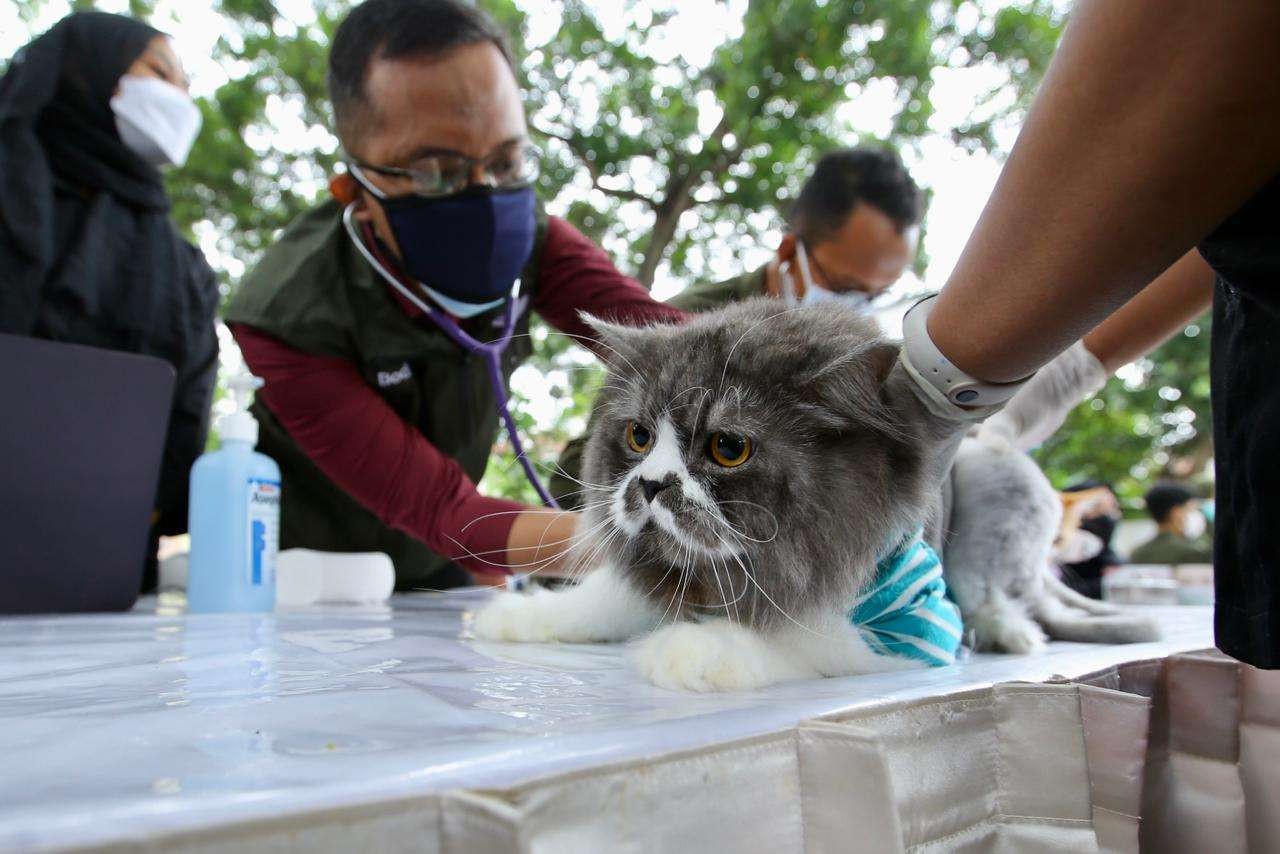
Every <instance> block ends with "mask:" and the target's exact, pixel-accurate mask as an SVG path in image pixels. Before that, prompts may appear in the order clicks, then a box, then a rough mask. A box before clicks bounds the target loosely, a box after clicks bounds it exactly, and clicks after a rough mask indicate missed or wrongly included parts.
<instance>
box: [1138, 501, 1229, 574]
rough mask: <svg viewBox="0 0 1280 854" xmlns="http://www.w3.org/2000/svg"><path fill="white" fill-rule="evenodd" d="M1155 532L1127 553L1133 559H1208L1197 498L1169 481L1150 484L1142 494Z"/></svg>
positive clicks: (1209, 551)
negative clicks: (1149, 489) (1154, 525)
mask: <svg viewBox="0 0 1280 854" xmlns="http://www.w3.org/2000/svg"><path fill="white" fill-rule="evenodd" d="M1146 501H1147V512H1148V513H1150V514H1151V518H1152V519H1154V520H1155V523H1156V531H1157V532H1156V535H1155V536H1154V537H1152V538H1151V539H1150V540H1148V541H1147V542H1145V543H1143V544H1142V545H1140V546H1138V547H1137V548H1135V549H1134V550H1133V552H1132V553H1131V554H1130V555H1129V560H1130V561H1132V562H1133V563H1168V564H1179V563H1212V562H1213V547H1212V545H1211V544H1210V542H1209V540H1208V539H1207V538H1206V537H1205V533H1206V532H1207V530H1208V523H1207V521H1206V520H1205V517H1204V514H1203V513H1202V512H1200V501H1199V500H1198V499H1197V498H1196V497H1195V496H1194V495H1192V494H1191V492H1190V491H1189V490H1187V489H1186V488H1184V487H1181V486H1178V485H1177V484H1173V483H1162V484H1157V485H1156V486H1154V487H1153V488H1152V489H1151V491H1150V492H1148V493H1147V496H1146Z"/></svg>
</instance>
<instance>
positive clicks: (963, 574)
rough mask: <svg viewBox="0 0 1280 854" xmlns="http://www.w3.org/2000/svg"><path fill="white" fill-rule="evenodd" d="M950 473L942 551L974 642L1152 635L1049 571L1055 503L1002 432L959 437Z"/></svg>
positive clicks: (998, 645) (1147, 623)
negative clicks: (946, 529) (948, 512)
mask: <svg viewBox="0 0 1280 854" xmlns="http://www.w3.org/2000/svg"><path fill="white" fill-rule="evenodd" d="M951 480H952V490H953V492H952V501H953V505H952V507H953V509H952V515H951V519H950V523H949V526H948V527H949V533H948V536H947V538H946V543H945V547H944V549H943V559H942V560H943V566H944V568H945V569H944V573H945V575H946V579H947V586H948V588H949V589H950V591H951V595H952V596H953V597H954V598H955V600H956V603H957V604H958V605H959V606H960V612H961V614H962V615H963V617H964V624H965V629H966V633H967V634H968V636H969V638H970V640H971V642H972V643H973V645H974V647H975V648H976V649H988V650H995V651H998V652H1013V653H1025V652H1032V651H1035V650H1037V649H1039V648H1040V647H1042V646H1043V645H1044V641H1045V636H1046V634H1047V635H1048V637H1051V638H1054V639H1057V640H1071V641H1083V642H1086V643H1137V642H1140V641H1151V640H1158V639H1159V637H1160V632H1159V628H1158V627H1157V626H1156V625H1155V623H1154V622H1152V621H1151V620H1149V619H1147V618H1144V617H1141V616H1137V615H1134V614H1131V613H1129V612H1126V611H1124V610H1123V609H1120V608H1117V607H1115V606H1112V605H1106V604H1104V603H1102V602H1099V601H1097V600H1095V599H1089V598H1088V597H1085V596H1081V595H1080V594H1078V593H1076V592H1075V591H1074V590H1072V589H1070V588H1069V587H1067V586H1066V585H1065V584H1063V583H1062V582H1061V581H1059V580H1058V579H1057V578H1056V577H1055V576H1054V575H1053V573H1052V572H1051V571H1050V569H1049V564H1050V560H1051V556H1052V552H1053V547H1054V541H1055V539H1057V538H1058V537H1059V536H1060V529H1061V521H1062V518H1063V503H1062V499H1061V497H1060V496H1059V495H1058V493H1057V492H1056V491H1054V489H1053V487H1052V486H1051V485H1050V483H1049V480H1048V478H1046V477H1045V476H1044V474H1043V473H1042V472H1041V471H1040V469H1039V468H1038V467H1037V466H1036V464H1035V463H1034V462H1033V461H1032V460H1031V458H1030V457H1028V456H1027V455H1026V454H1024V453H1021V452H1020V451H1018V450H1016V449H1014V448H1013V447H1012V446H1011V445H1009V444H1008V443H1007V442H1005V441H1004V440H1002V439H998V438H995V437H984V438H982V439H976V438H968V439H965V440H964V441H963V442H961V444H960V449H959V451H958V452H957V453H956V459H955V463H954V465H953V467H952V470H951Z"/></svg>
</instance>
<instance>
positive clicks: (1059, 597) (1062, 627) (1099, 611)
mask: <svg viewBox="0 0 1280 854" xmlns="http://www.w3.org/2000/svg"><path fill="white" fill-rule="evenodd" d="M1032 612H1033V614H1034V616H1035V619H1036V622H1037V623H1039V624H1040V625H1041V626H1043V627H1044V629H1045V631H1046V632H1047V633H1048V635H1049V637H1051V638H1054V639H1055V640H1065V641H1077V642H1079V643H1146V642H1148V641H1157V640H1160V627H1159V626H1158V625H1157V624H1156V622H1155V621H1154V620H1152V619H1151V618H1150V617H1144V616H1142V615H1140V614H1135V613H1133V612H1132V611H1128V610H1125V609H1123V608H1119V607H1117V606H1115V605H1108V604H1106V603H1104V602H1099V601H1098V600H1096V599H1090V598H1089V597H1087V596H1081V595H1080V594H1079V593H1077V592H1076V591H1074V590H1072V589H1071V588H1070V587H1068V586H1067V585H1065V584H1063V583H1062V582H1061V581H1059V580H1058V579H1057V578H1054V577H1053V576H1051V575H1046V576H1045V579H1044V589H1043V590H1042V591H1041V594H1040V596H1039V597H1038V598H1037V600H1036V601H1035V602H1034V603H1033V605H1032Z"/></svg>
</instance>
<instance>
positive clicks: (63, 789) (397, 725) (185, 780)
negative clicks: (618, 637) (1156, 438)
mask: <svg viewBox="0 0 1280 854" xmlns="http://www.w3.org/2000/svg"><path fill="white" fill-rule="evenodd" d="M486 595H487V594H485V593H482V592H478V591H463V592H456V593H453V594H415V595H411V596H397V597H395V599H394V600H393V606H392V607H390V608H375V609H355V608H328V609H316V610H313V611H309V612H304V613H293V614H282V615H275V616H269V615H261V616H251V615H225V616H224V615H219V616H198V617H183V616H180V615H176V614H170V615H164V614H163V613H156V611H157V609H156V607H155V604H154V602H151V603H149V607H148V605H147V603H144V605H143V606H142V607H140V608H139V609H138V610H137V611H135V612H134V613H131V614H124V615H115V616H67V617H54V618H39V619H6V620H0V751H2V753H0V755H3V756H4V761H5V766H4V770H3V771H0V849H5V850H8V849H29V848H33V847H63V846H71V845H94V844H105V843H110V842H113V841H121V840H126V839H134V840H137V839H139V838H145V837H146V836H147V835H148V834H159V833H164V832H171V831H177V830H187V829H194V828H227V827H234V826H235V825H236V824H237V823H240V822H244V821H247V820H251V819H255V818H261V817H265V816H281V815H288V814H291V813H295V812H303V811H309V810H317V809H329V808H335V807H340V806H355V805H364V804H377V803H380V802H384V801H388V800H390V799H395V798H401V797H406V796H413V795H419V794H423V793H429V792H439V791H443V790H448V789H459V788H467V789H471V788H479V787H494V786H504V785H510V784H512V783H515V782H519V781H523V780H527V779H531V778H535V777H541V776H544V775H548V774H553V773H558V772H563V771H566V770H575V769H585V768H591V767H595V766H598V765H600V764H603V763H607V762H614V761H617V760H625V759H636V758H641V757H650V756H660V755H663V754H666V753H670V752H672V751H678V750H682V749H686V748H692V747H699V746H703V745H707V744H712V743H719V742H724V741H729V740H733V739H737V738H742V737H746V736H752V735H758V734H763V733H768V732H774V731H777V730H779V729H784V728H788V727H792V726H794V725H795V724H796V723H797V722H798V721H801V720H804V719H809V718H814V717H817V716H820V715H825V714H830V713H834V712H839V711H842V710H850V709H856V708H861V707H867V706H870V705H874V704H877V703H884V702H890V701H900V700H907V699H914V698H919V697H927V696H932V695H941V694H949V693H953V692H956V691H960V690H967V689H972V688H980V687H985V686H988V685H991V684H993V683H996V682H1003V681H1009V680H1029V681H1043V680H1045V679H1048V678H1050V677H1053V676H1064V677H1068V678H1070V677H1075V676H1079V675H1082V674H1085V673H1088V672H1091V671H1095V670H1099V669H1102V668H1105V667H1109V666H1111V665H1114V664H1118V663H1122V662H1126V661H1134V660H1139V659H1144V658H1152V657H1162V656H1164V655H1168V654H1170V653H1173V652H1178V651H1184V650H1189V649H1197V648H1203V647H1207V646H1211V645H1212V633H1211V617H1210V611H1209V609H1203V608H1167V609H1155V611H1154V612H1155V613H1157V614H1158V618H1159V619H1160V620H1161V622H1162V624H1163V626H1164V627H1165V632H1166V639H1165V640H1164V641H1162V642H1160V643H1153V644H1138V645H1133V646H1125V647H1099V646H1089V645H1084V644H1066V643H1055V644H1053V645H1051V646H1050V648H1049V650H1048V651H1047V652H1045V653H1044V654H1042V655H1038V656H1032V657H1014V656H991V655H982V656H977V657H975V658H974V659H972V660H971V661H969V662H966V663H963V664H960V665H957V666H954V667H951V668H942V669H935V670H928V671H913V672H909V673H893V674H877V675H871V676H864V677H852V678H844V679H827V680H820V681H814V682H805V683H793V684H790V685H782V686H777V687H774V688H772V689H768V690H764V691H759V692H752V693H740V694H729V695H688V694H679V693H673V692H669V691H664V690H661V689H658V688H654V687H651V686H649V685H647V684H645V683H643V682H641V681H639V680H638V679H637V677H636V675H635V674H634V672H633V671H632V670H631V669H630V668H629V667H628V665H627V663H626V661H625V659H624V658H623V657H622V654H621V650H620V649H618V648H616V647H607V646H571V645H564V646H543V645H495V644H489V643H482V642H477V641H474V640H469V639H466V638H465V637H464V636H463V635H465V632H464V621H465V614H466V612H468V611H469V610H471V609H474V608H475V607H476V605H477V604H478V603H481V602H483V601H484V598H485V596H486ZM159 610H161V611H163V610H164V609H159Z"/></svg>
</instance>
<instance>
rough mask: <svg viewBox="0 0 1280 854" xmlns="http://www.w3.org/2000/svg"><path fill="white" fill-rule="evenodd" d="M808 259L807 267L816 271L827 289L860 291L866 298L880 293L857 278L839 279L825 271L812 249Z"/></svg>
mask: <svg viewBox="0 0 1280 854" xmlns="http://www.w3.org/2000/svg"><path fill="white" fill-rule="evenodd" d="M808 260H809V269H810V270H813V271H816V272H817V273H818V276H819V277H820V278H821V279H822V284H823V285H824V286H825V287H826V289H827V290H829V291H836V292H844V291H862V292H863V293H865V294H866V295H867V298H868V299H875V298H876V297H878V296H880V294H881V291H875V290H873V289H871V288H869V287H867V286H866V285H865V284H863V283H862V282H860V281H858V280H857V279H844V280H841V279H837V278H836V277H834V276H832V275H831V274H830V273H828V272H827V270H826V268H825V267H823V266H822V263H821V262H820V261H819V260H818V259H817V258H816V257H815V256H814V254H813V251H812V250H810V251H809V252H808Z"/></svg>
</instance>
